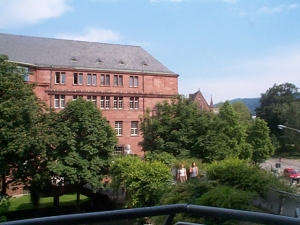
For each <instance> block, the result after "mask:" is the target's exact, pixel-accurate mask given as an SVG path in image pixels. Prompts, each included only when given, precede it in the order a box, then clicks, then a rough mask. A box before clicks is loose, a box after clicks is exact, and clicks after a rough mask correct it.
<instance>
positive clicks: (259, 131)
mask: <svg viewBox="0 0 300 225" xmlns="http://www.w3.org/2000/svg"><path fill="white" fill-rule="evenodd" d="M247 142H248V143H249V144H251V145H252V147H253V150H252V157H251V159H252V161H253V162H254V164H256V165H258V164H259V163H262V162H264V161H265V160H266V159H268V158H269V157H270V156H271V155H272V154H273V153H274V150H275V147H274V146H273V144H272V141H271V138H270V129H269V127H268V125H267V123H266V122H265V121H264V120H262V119H259V118H256V119H255V121H254V124H253V125H252V126H250V127H249V130H248V136H247Z"/></svg>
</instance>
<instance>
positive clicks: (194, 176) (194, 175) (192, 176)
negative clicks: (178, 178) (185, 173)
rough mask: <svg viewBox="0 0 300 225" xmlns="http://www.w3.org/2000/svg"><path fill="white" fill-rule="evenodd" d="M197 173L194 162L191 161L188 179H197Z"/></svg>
mask: <svg viewBox="0 0 300 225" xmlns="http://www.w3.org/2000/svg"><path fill="white" fill-rule="evenodd" d="M198 175H199V171H198V167H197V166H196V163H195V162H193V163H192V166H191V167H190V179H197V178H198Z"/></svg>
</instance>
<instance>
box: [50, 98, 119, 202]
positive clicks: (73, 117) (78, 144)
mask: <svg viewBox="0 0 300 225" xmlns="http://www.w3.org/2000/svg"><path fill="white" fill-rule="evenodd" d="M53 127H54V128H55V131H56V140H54V141H53V149H52V150H51V152H52V153H51V154H50V153H49V155H51V160H50V161H49V163H48V168H49V169H50V171H51V172H52V173H53V174H54V175H56V176H59V177H64V179H65V181H67V182H69V183H70V184H73V185H74V186H76V188H77V203H79V198H80V194H79V189H80V187H82V185H85V184H89V185H91V186H92V187H93V188H97V187H100V186H101V185H102V183H101V180H102V178H103V176H104V175H105V174H107V173H108V167H109V164H110V159H111V155H112V152H113V151H114V146H115V145H116V143H117V138H116V134H115V132H114V130H113V129H112V128H111V126H110V125H109V123H108V122H107V120H106V119H105V118H104V117H102V114H101V111H100V110H99V109H98V108H96V107H95V105H94V104H93V103H91V102H87V101H85V100H83V99H82V98H79V99H77V100H76V101H71V102H69V103H68V104H67V106H66V108H64V109H63V110H62V111H60V112H59V113H58V114H57V118H56V120H55V121H54V124H53Z"/></svg>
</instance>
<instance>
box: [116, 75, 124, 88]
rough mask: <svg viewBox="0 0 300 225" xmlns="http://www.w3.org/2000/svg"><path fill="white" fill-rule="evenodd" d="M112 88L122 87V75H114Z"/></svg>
mask: <svg viewBox="0 0 300 225" xmlns="http://www.w3.org/2000/svg"><path fill="white" fill-rule="evenodd" d="M114 86H123V75H114Z"/></svg>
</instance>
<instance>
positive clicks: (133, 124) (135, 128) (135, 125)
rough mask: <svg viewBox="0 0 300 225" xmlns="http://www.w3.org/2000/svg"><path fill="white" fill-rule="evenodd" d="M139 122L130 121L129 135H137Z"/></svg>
mask: <svg viewBox="0 0 300 225" xmlns="http://www.w3.org/2000/svg"><path fill="white" fill-rule="evenodd" d="M138 132H139V122H138V121H131V135H132V136H134V135H138V134H139V133H138Z"/></svg>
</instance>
